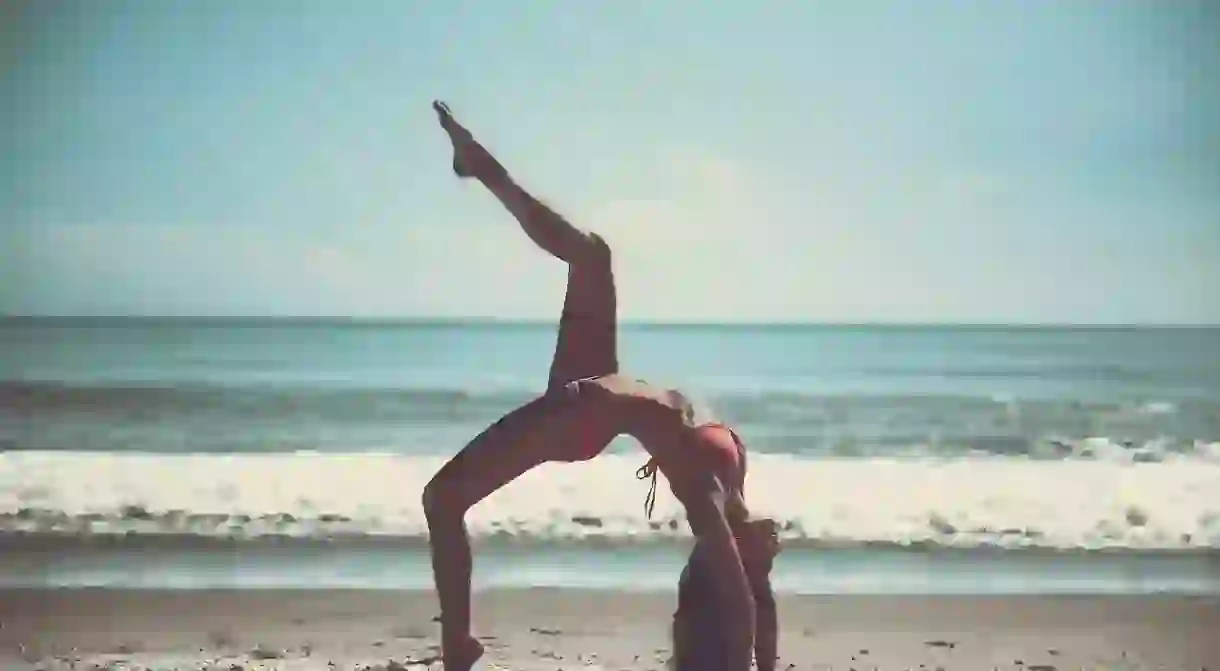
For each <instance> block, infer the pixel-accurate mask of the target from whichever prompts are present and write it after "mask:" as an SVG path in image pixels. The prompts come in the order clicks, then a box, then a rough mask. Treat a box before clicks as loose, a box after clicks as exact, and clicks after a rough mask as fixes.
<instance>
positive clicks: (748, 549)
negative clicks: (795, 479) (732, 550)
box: [738, 502, 780, 671]
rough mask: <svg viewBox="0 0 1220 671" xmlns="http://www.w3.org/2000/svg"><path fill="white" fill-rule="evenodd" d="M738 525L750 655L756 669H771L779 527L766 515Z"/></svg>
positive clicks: (776, 627) (776, 633) (776, 654)
mask: <svg viewBox="0 0 1220 671" xmlns="http://www.w3.org/2000/svg"><path fill="white" fill-rule="evenodd" d="M742 505H743V506H744V502H743V503H742ZM742 526H743V527H744V528H743V533H742V534H739V541H738V545H739V546H740V547H741V552H742V559H743V563H744V566H745V569H746V575H747V576H748V577H749V580H750V589H751V591H752V592H753V593H754V604H755V608H756V613H755V618H756V622H757V624H756V627H757V630H756V632H755V635H754V658H755V660H756V661H757V663H758V671H774V669H775V665H776V661H777V660H778V658H779V617H778V615H777V613H776V608H775V592H774V590H773V589H772V588H771V568H772V567H773V566H774V565H775V556H776V555H777V554H779V551H780V545H779V530H778V528H777V527H776V524H775V521H774V520H772V519H768V518H762V519H754V520H750V521H748V522H746V523H745V524H744V525H742Z"/></svg>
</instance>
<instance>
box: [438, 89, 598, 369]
mask: <svg viewBox="0 0 1220 671" xmlns="http://www.w3.org/2000/svg"><path fill="white" fill-rule="evenodd" d="M433 108H434V109H435V110H436V113H437V117H438V118H439V120H440V123H441V127H442V128H444V129H445V132H446V133H448V135H449V139H450V141H451V142H452V143H453V152H454V170H455V172H457V174H458V175H459V176H461V177H473V178H475V179H478V180H479V182H480V183H482V184H483V185H484V186H485V187H487V190H488V191H490V192H491V193H492V195H494V196H495V197H496V198H497V199H498V200H499V201H500V203H501V204H503V205H504V208H505V209H506V210H508V211H509V213H511V214H512V215H513V217H514V218H516V220H517V223H518V224H520V226H521V229H522V230H523V231H525V234H526V235H528V236H529V238H530V239H531V240H533V241H534V243H535V244H536V245H538V247H540V248H541V249H543V250H544V251H546V252H548V253H549V254H551V255H552V256H554V257H556V258H558V259H561V260H563V261H564V262H566V263H567V264H568V287H567V295H566V296H565V298H564V304H563V314H562V316H561V317H560V322H559V336H558V341H557V342H556V345H555V355H554V357H553V359H552V361H551V370H550V375H549V384H548V386H549V387H550V388H552V389H553V388H555V387H558V386H562V385H563V384H565V383H567V382H570V381H572V380H577V379H580V378H585V377H594V376H601V375H609V374H612V373H617V372H618V370H619V364H618V340H617V330H618V323H617V322H618V317H617V313H618V298H617V291H616V287H615V281H614V266H613V260H612V255H611V252H610V247H609V245H607V244H606V241H605V240H604V239H602V238H601V236H598V235H597V234H595V233H590V232H588V231H583V230H581V229H579V228H577V227H576V226H573V225H572V224H571V223H570V222H569V221H568V220H567V219H565V218H564V217H562V216H561V215H559V214H558V213H556V212H555V211H554V210H552V209H551V208H550V207H548V206H547V205H546V204H544V203H543V202H541V201H540V200H538V199H537V198H535V197H534V196H533V195H532V194H530V193H529V192H528V191H526V190H525V189H524V188H522V187H521V186H520V185H518V184H517V183H516V182H515V181H513V179H512V177H511V176H510V175H509V174H508V171H507V170H506V169H505V168H504V166H503V165H501V164H500V162H499V161H497V160H496V159H495V157H493V156H492V155H491V153H490V152H488V151H487V149H486V148H484V147H483V146H482V145H481V144H479V143H478V142H477V141H475V139H474V137H473V136H472V135H471V133H470V131H469V130H467V129H466V128H465V127H464V126H462V125H461V124H460V123H458V121H457V120H456V119H454V117H453V114H452V112H451V111H450V109H449V108H448V106H446V105H445V104H444V103H441V102H435V103H433Z"/></svg>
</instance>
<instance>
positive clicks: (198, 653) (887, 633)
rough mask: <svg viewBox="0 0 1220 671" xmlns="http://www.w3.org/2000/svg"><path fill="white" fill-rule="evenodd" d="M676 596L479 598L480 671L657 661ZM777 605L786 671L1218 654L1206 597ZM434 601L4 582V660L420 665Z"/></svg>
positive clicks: (625, 666) (423, 596)
mask: <svg viewBox="0 0 1220 671" xmlns="http://www.w3.org/2000/svg"><path fill="white" fill-rule="evenodd" d="M675 598H676V597H675V595H674V594H672V593H652V594H645V593H632V594H627V593H622V592H608V591H593V590H581V589H551V588H534V589H507V590H506V589H494V590H486V591H482V592H477V593H476V596H475V602H474V606H475V618H474V619H475V623H476V633H478V634H479V635H480V636H481V637H482V638H483V639H484V641H485V643H486V644H487V647H488V656H487V659H486V661H487V664H484V667H483V668H500V669H520V670H523V671H524V670H532V669H539V670H541V669H547V670H548V671H554V670H555V669H570V668H581V669H584V668H589V669H593V668H605V669H618V670H627V671H645V670H647V669H658V670H659V669H661V668H663V663H664V660H665V659H667V658H668V641H667V633H666V627H667V625H668V622H669V617H670V614H671V612H672V609H673V607H674V603H675ZM778 602H779V609H780V622H781V636H780V650H781V664H780V666H779V668H780V669H784V668H786V667H788V665H789V664H791V665H793V666H792V667H790V668H793V669H829V668H833V669H839V668H843V669H848V668H857V669H865V668H866V669H874V668H875V669H877V670H878V671H880V670H882V669H906V668H918V667H919V665H921V664H923V665H924V666H925V667H926V668H928V669H933V668H936V667H941V668H944V669H946V671H947V670H949V669H972V670H977V669H993V668H995V669H1018V668H1024V669H1027V670H1028V669H1042V670H1043V671H1049V669H1052V668H1055V669H1076V668H1089V669H1092V668H1122V669H1151V668H1169V669H1196V670H1197V669H1199V668H1203V667H1206V666H1208V665H1209V664H1210V665H1213V666H1215V665H1217V664H1220V642H1218V641H1217V640H1216V637H1215V632H1216V631H1217V627H1218V626H1220V598H1217V597H1172V596H1014V597H999V596H935V597H919V596H905V597H904V596H795V595H784V596H780V597H779V599H778ZM436 612H437V608H436V600H435V596H434V594H433V593H432V592H431V591H430V590H427V591H425V590H344V589H327V590H302V589H259V590H164V589H147V590H128V589H107V588H61V589H34V588H31V589H2V590H0V666H3V668H6V669H8V668H30V669H33V668H43V669H48V670H53V669H68V668H73V665H74V664H75V665H76V666H75V668H106V666H105V665H106V664H112V665H113V664H115V663H116V660H120V659H121V660H123V662H122V664H119V665H117V666H112V668H130V669H147V668H159V669H166V668H171V669H204V668H209V665H212V666H214V667H215V668H224V669H231V668H241V669H254V668H266V669H271V668H285V669H286V668H293V669H297V668H299V669H315V668H316V669H356V668H359V666H360V665H362V664H363V665H366V666H368V667H369V668H381V669H392V668H414V669H423V668H427V663H426V662H427V660H428V659H429V658H433V657H435V655H436V651H435V642H436V640H437V633H438V631H437V625H436V624H435V622H434V620H433V618H434V616H435V614H436ZM260 658H261V659H260ZM391 662H394V663H396V664H398V665H400V666H398V667H395V666H392V665H391ZM88 664H95V665H96V667H90V666H88ZM234 664H236V665H237V667H233V666H232V665H234ZM411 664H418V665H419V666H411ZM82 665H83V666H82ZM370 665H371V666H370ZM377 665H380V667H378V666H377ZM433 668H440V666H439V664H435V665H434V666H433ZM476 668H479V667H476Z"/></svg>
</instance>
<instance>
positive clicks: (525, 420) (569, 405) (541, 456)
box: [428, 394, 598, 509]
mask: <svg viewBox="0 0 1220 671" xmlns="http://www.w3.org/2000/svg"><path fill="white" fill-rule="evenodd" d="M597 412H598V408H596V407H595V406H594V404H592V403H591V402H590V400H589V399H581V398H578V397H575V396H564V395H562V394H546V395H543V396H540V397H538V398H536V399H534V400H533V401H530V402H529V403H526V404H525V405H523V406H521V407H519V408H517V409H516V410H513V411H512V412H510V413H508V414H507V415H505V416H504V417H502V418H500V419H499V420H498V421H497V422H496V423H494V424H492V425H491V426H489V427H487V428H486V429H484V430H483V432H482V433H480V434H479V435H478V436H476V437H475V438H474V440H472V441H470V442H469V443H467V444H466V446H465V447H463V448H462V449H461V451H459V452H458V453H457V454H456V455H454V457H453V458H452V459H450V460H449V461H448V462H447V463H446V464H445V465H444V466H442V467H441V469H440V471H438V472H437V474H436V476H435V477H433V478H432V482H430V483H429V484H428V487H429V488H430V489H431V490H432V495H434V496H439V497H443V498H444V499H446V503H447V505H454V506H459V507H460V508H463V509H465V508H469V507H472V506H474V505H475V504H477V503H479V502H480V501H482V500H483V499H485V498H487V497H488V496H490V495H491V494H493V493H494V492H496V491H497V490H499V489H500V488H501V487H503V486H505V485H507V484H508V483H510V482H512V481H513V480H516V479H517V478H518V477H520V476H521V475H522V474H524V473H525V472H526V471H529V470H531V469H533V468H534V467H535V466H538V465H541V464H544V463H546V462H549V461H573V460H574V459H573V455H574V454H576V453H577V452H578V451H579V450H580V449H581V447H582V445H584V444H585V442H587V441H583V440H582V438H584V435H583V434H584V432H585V428H586V426H587V425H588V424H589V421H590V419H591V418H593V417H595V415H596V413H597Z"/></svg>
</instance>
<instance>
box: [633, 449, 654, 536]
mask: <svg viewBox="0 0 1220 671" xmlns="http://www.w3.org/2000/svg"><path fill="white" fill-rule="evenodd" d="M657 470H658V469H657V460H656V458H655V457H654V458H652V459H649V460H648V463H646V464H644V465H643V466H640V467H639V468H638V469H636V471H635V479H636V480H647V479H648V478H652V484H650V485H649V486H648V495H647V496H645V497H644V514H645V515H646V516H647V517H648V519H650V520H651V519H652V510H653V508H655V507H656V505H657Z"/></svg>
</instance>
